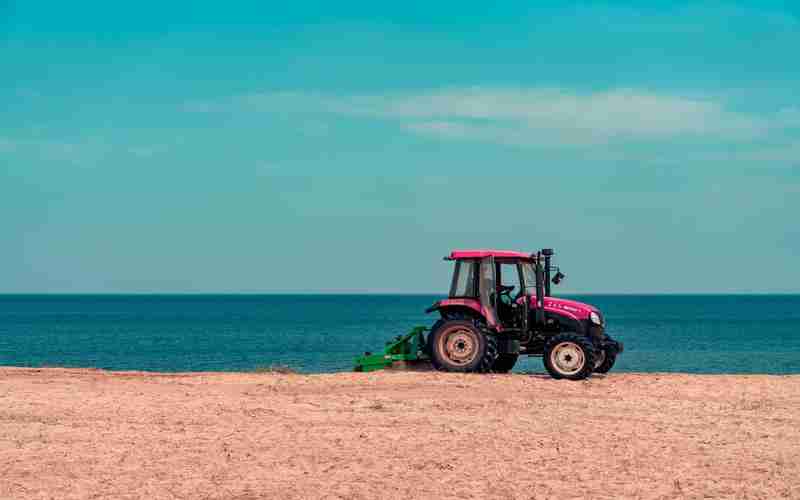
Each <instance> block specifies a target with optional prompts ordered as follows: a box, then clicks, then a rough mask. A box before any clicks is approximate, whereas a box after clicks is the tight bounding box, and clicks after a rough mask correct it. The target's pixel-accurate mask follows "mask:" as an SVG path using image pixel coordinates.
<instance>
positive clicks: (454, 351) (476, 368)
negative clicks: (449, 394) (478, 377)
mask: <svg viewBox="0 0 800 500" xmlns="http://www.w3.org/2000/svg"><path fill="white" fill-rule="evenodd" d="M430 335H431V338H430V350H431V363H432V364H433V367H434V368H436V369H437V370H441V371H446V372H479V373H483V372H488V371H490V370H491V368H492V365H493V364H494V362H495V359H496V358H497V341H496V340H495V339H494V337H492V336H491V335H486V334H484V333H483V332H481V331H480V330H479V329H478V327H477V326H476V325H475V323H474V322H472V321H468V320H453V321H445V322H444V323H442V324H441V325H439V327H438V328H436V329H435V330H434V331H432V332H431V334H430Z"/></svg>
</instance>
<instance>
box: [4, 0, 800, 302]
mask: <svg viewBox="0 0 800 500" xmlns="http://www.w3.org/2000/svg"><path fill="white" fill-rule="evenodd" d="M529 3H530V2H503V3H498V4H496V5H492V6H487V5H485V3H484V2H482V3H477V2H476V3H472V4H470V3H464V2H437V3H436V5H435V6H432V5H428V4H429V2H425V3H423V2H408V3H404V4H403V5H402V6H399V5H398V6H391V7H390V6H385V5H380V3H374V4H361V3H346V2H345V3H336V2H296V3H293V4H291V5H288V4H287V5H282V6H278V5H277V4H276V3H272V2H246V3H237V2H229V3H226V4H224V5H223V4H220V3H218V2H206V3H204V2H196V3H193V4H192V7H191V8H188V7H186V6H183V7H178V6H176V5H172V4H171V3H168V2H158V3H156V2H147V1H144V2H139V3H137V4H136V5H135V6H133V5H131V6H129V7H119V6H116V5H112V4H109V3H107V2H80V4H79V5H75V4H71V5H68V4H66V3H64V2H57V3H56V2H54V3H52V4H51V5H43V4H42V3H34V2H15V1H10V2H9V1H8V0H7V1H6V2H2V3H0V61H2V74H3V78H0V109H2V110H3V111H2V113H0V222H2V227H3V231H2V233H0V277H2V279H1V280H0V292H10V293H15V292H293V291H298V292H306V291H353V292H360V291H375V292H395V291H399V292H443V291H444V290H445V289H446V288H447V283H448V276H449V272H450V269H449V266H448V265H447V264H446V263H444V262H442V261H441V257H442V256H443V255H445V254H446V253H447V252H448V251H449V250H450V249H453V248H463V247H480V248H485V247H497V248H508V249H531V250H533V249H536V248H541V247H544V246H547V247H554V248H556V251H557V252H558V256H559V261H560V264H561V265H562V267H563V268H564V269H565V270H566V272H567V275H568V278H567V280H566V282H565V284H564V285H563V287H564V288H563V291H565V292H626V293H635V292H799V291H800V284H798V283H800V262H798V259H797V258H796V256H797V255H798V254H800V225H799V224H798V222H797V217H798V214H800V64H798V62H797V61H798V57H797V50H798V47H800V15H799V14H800V8H798V7H796V6H793V5H792V4H790V3H788V2H781V3H779V2H749V3H748V2H737V3H736V4H725V3H703V4H702V6H697V5H691V4H688V3H687V4H683V3H679V2H655V3H650V4H649V6H648V7H632V6H631V5H630V4H629V3H618V4H614V3H603V4H600V3H591V4H573V3H566V2H552V3H541V4H539V6H538V7H536V8H532V7H530V6H529V5H528V4H529Z"/></svg>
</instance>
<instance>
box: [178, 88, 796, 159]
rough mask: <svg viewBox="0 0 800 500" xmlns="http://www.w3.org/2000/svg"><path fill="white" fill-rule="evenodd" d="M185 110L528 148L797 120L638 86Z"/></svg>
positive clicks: (268, 97)
mask: <svg viewBox="0 0 800 500" xmlns="http://www.w3.org/2000/svg"><path fill="white" fill-rule="evenodd" d="M186 109H187V110H188V111H193V112H231V111H252V112H271V113H280V114H290V113H296V114H308V113H314V114H333V115H347V116H361V117H367V118H377V119H383V120H393V121H397V122H398V123H400V124H401V125H402V126H403V127H404V128H406V129H407V130H409V131H411V132H413V133H417V134H422V135H426V136H433V137H439V138H442V139H452V140H480V141H491V142H501V143H509V144H516V145H523V146H524V145H531V146H559V145H561V146H563V145H587V144H607V143H615V142H630V141H647V142H652V141H661V140H675V139H709V138H713V139H715V140H749V139H756V138H759V137H761V136H763V135H765V134H767V133H768V132H769V131H770V130H772V129H774V128H775V127H786V126H788V125H789V124H791V123H795V122H800V111H799V110H798V109H796V108H786V109H785V110H783V111H781V112H779V113H775V114H772V115H760V114H755V113H746V112H740V111H736V110H735V109H732V108H730V107H729V106H727V105H726V104H725V103H724V102H723V101H721V100H718V99H713V98H697V97H686V96H681V95H671V94H664V93H655V92H648V91H643V90H636V89H615V90H608V91H602V92H583V93H581V92H576V91H571V90H565V89H553V88H489V87H468V88H450V89H439V90H429V91H421V92H415V93H401V92H398V93H387V94H372V95H369V94H368V95H333V94H325V93H309V92H269V93H254V94H248V95H244V96H239V97H235V98H231V99H228V100H224V101H220V102H211V103H190V104H188V105H187V106H186Z"/></svg>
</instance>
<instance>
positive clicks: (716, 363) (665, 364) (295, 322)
mask: <svg viewBox="0 0 800 500" xmlns="http://www.w3.org/2000/svg"><path fill="white" fill-rule="evenodd" d="M437 298H440V297H437V296H422V295H396V296H393V295H41V296H40V295H0V365H14V366H74V367H99V368H107V369H113V370H157V371H199V370H218V371H238V370H252V369H254V368H256V367H259V366H269V365H272V364H280V365H288V366H291V367H293V368H295V369H297V370H299V371H303V372H312V373H313V372H330V371H343V370H350V369H351V368H352V361H353V358H354V357H355V356H356V355H357V354H360V353H361V352H363V351H365V350H371V351H377V350H379V349H380V348H381V346H382V345H383V342H384V341H385V340H388V339H389V338H390V337H392V336H394V335H397V334H400V333H405V332H406V331H408V330H409V328H410V327H412V326H414V325H418V324H423V325H430V324H431V323H432V322H433V319H434V318H433V317H432V316H428V315H425V313H424V309H425V307H427V306H428V305H430V304H431V303H432V302H433V301H434V300H436V299H437ZM570 298H575V299H577V300H581V301H584V302H588V303H592V304H595V305H597V306H598V307H600V309H601V310H602V311H603V312H604V313H605V315H606V319H607V321H608V325H609V326H608V331H609V333H610V334H611V335H612V336H614V337H616V338H618V339H620V340H622V341H623V342H625V346H626V352H625V353H624V354H623V355H622V356H621V357H620V359H619V361H618V364H617V366H616V367H615V370H619V371H640V372H654V371H659V372H690V373H779V374H782V373H800V296H798V295H750V296H742V295H685V296H682V295H640V296H637V295H594V296H573V297H570ZM515 371H536V372H541V371H543V369H542V365H541V359H539V358H528V359H524V360H523V361H521V362H520V363H519V364H518V365H517V368H516V369H515Z"/></svg>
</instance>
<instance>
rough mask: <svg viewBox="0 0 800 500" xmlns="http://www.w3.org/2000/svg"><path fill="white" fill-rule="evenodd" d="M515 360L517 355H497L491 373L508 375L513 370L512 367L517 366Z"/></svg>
mask: <svg viewBox="0 0 800 500" xmlns="http://www.w3.org/2000/svg"><path fill="white" fill-rule="evenodd" d="M517 358H519V354H507V353H503V354H499V355H498V356H497V359H496V360H495V361H494V366H492V371H493V372H495V373H508V372H510V371H511V369H512V368H514V365H515V364H517Z"/></svg>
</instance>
